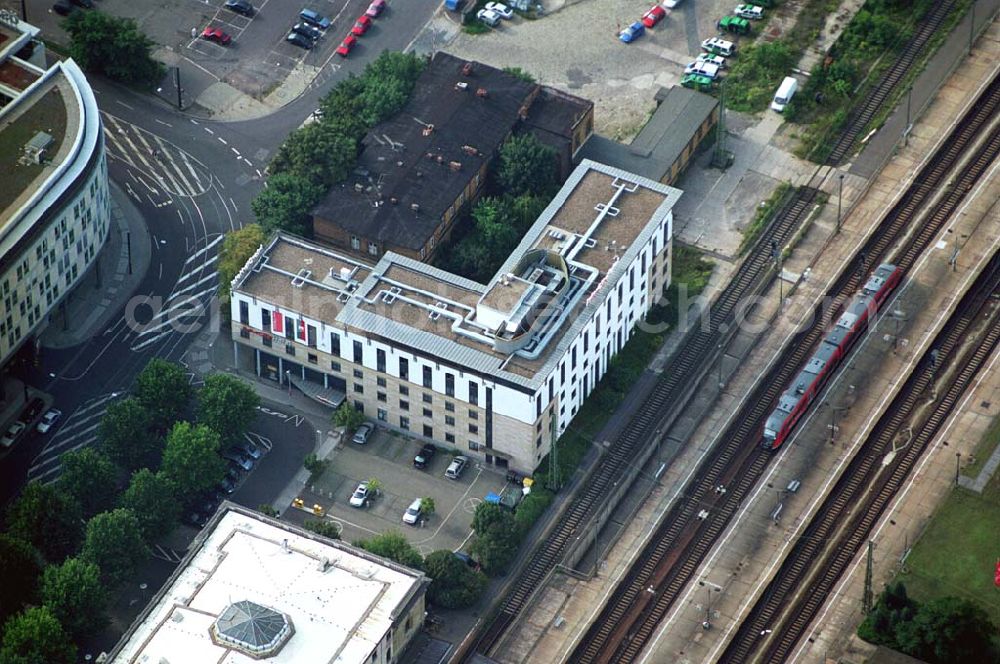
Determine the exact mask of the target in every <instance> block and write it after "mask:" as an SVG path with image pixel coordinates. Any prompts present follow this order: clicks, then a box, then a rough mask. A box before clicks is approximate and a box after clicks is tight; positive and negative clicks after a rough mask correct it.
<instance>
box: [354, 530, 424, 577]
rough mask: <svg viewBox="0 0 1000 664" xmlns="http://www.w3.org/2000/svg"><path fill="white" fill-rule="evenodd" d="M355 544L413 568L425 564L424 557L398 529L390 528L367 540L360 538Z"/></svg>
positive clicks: (421, 566)
mask: <svg viewBox="0 0 1000 664" xmlns="http://www.w3.org/2000/svg"><path fill="white" fill-rule="evenodd" d="M354 546H359V547H361V548H362V549H364V550H365V551H368V552H370V553H374V554H375V555H376V556H382V557H383V558H388V559H389V560H394V561H396V562H397V563H399V564H400V565H406V566H407V567H412V568H413V569H423V566H424V557H423V556H421V555H420V552H419V551H417V550H416V549H414V548H413V545H412V544H410V542H409V540H407V539H406V538H405V537H404V536H403V534H402V533H400V532H399V531H396V530H388V531H386V532H384V533H381V534H379V535H375V536H374V537H370V538H368V539H366V540H358V541H357V542H355V543H354Z"/></svg>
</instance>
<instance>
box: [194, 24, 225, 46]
mask: <svg viewBox="0 0 1000 664" xmlns="http://www.w3.org/2000/svg"><path fill="white" fill-rule="evenodd" d="M201 38H202V39H207V40H208V41H210V42H215V43H216V44H220V45H222V46H229V44H230V42H232V41H233V38H232V37H230V36H229V35H227V34H226V33H225V32H223V31H222V28H213V27H211V26H208V27H206V28H205V29H204V30H202V31H201Z"/></svg>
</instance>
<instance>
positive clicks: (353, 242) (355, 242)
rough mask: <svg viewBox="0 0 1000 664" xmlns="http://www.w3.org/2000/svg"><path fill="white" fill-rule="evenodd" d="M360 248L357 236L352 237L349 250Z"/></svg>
mask: <svg viewBox="0 0 1000 664" xmlns="http://www.w3.org/2000/svg"><path fill="white" fill-rule="evenodd" d="M360 248H361V240H359V239H358V236H357V235H352V236H351V249H360Z"/></svg>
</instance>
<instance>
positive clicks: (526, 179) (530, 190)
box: [497, 133, 557, 196]
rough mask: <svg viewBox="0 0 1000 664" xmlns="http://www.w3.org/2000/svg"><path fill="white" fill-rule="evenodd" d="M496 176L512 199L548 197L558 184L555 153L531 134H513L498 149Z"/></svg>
mask: <svg viewBox="0 0 1000 664" xmlns="http://www.w3.org/2000/svg"><path fill="white" fill-rule="evenodd" d="M497 177H498V179H499V181H500V186H501V187H503V189H504V191H505V192H506V193H507V194H509V195H511V196H520V195H522V194H534V195H546V194H551V192H552V190H553V189H554V188H555V187H556V184H557V172H556V151H555V150H554V149H552V148H551V147H549V146H547V145H545V144H543V143H542V142H541V141H539V140H538V139H537V138H536V137H535V135H534V134H529V133H524V134H515V135H514V136H511V137H510V138H509V139H507V142H506V143H504V144H503V145H502V146H501V147H500V166H499V168H498V169H497Z"/></svg>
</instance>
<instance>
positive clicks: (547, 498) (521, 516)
mask: <svg viewBox="0 0 1000 664" xmlns="http://www.w3.org/2000/svg"><path fill="white" fill-rule="evenodd" d="M554 499H555V496H554V495H553V494H552V492H551V491H549V490H548V489H543V488H541V487H540V486H537V485H536V486H534V487H532V489H531V493H529V494H528V495H527V496H525V498H524V500H522V501H521V503H520V504H519V505H518V506H517V511H516V512H514V527H515V529H516V531H517V538H518V539H519V540H522V539H524V537H525V536H526V535H527V534H528V531H529V530H531V527H532V526H533V525H535V522H536V521H538V519H539V518H540V517H541V516H542V514H544V513H545V510H547V509H548V507H549V505H551V504H552V501H553V500H554Z"/></svg>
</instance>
